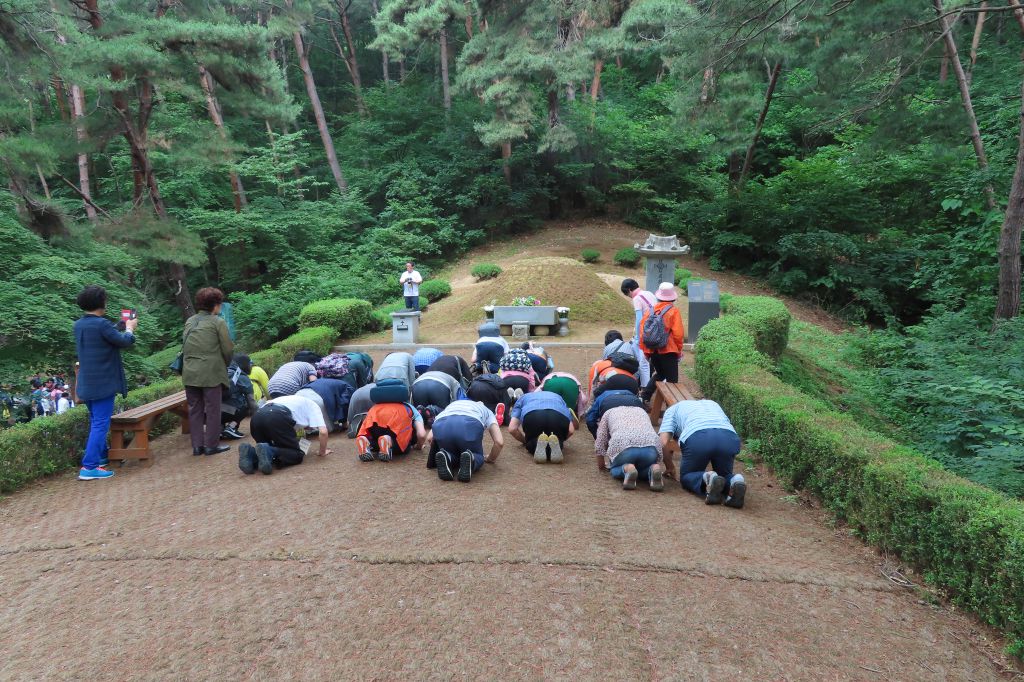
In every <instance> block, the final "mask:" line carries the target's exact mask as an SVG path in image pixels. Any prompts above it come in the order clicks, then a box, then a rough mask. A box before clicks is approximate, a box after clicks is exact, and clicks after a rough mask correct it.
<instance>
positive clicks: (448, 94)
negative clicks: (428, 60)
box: [440, 28, 452, 112]
mask: <svg viewBox="0 0 1024 682" xmlns="http://www.w3.org/2000/svg"><path fill="white" fill-rule="evenodd" d="M440 41H441V92H442V94H443V96H444V110H445V112H448V111H451V108H452V86H451V83H450V82H449V81H448V29H447V28H442V29H441V33H440Z"/></svg>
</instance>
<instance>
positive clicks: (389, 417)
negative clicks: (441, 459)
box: [356, 403, 427, 462]
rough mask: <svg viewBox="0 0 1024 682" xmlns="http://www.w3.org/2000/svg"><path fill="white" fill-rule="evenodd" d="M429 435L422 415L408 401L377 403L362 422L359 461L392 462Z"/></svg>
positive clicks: (360, 426)
mask: <svg viewBox="0 0 1024 682" xmlns="http://www.w3.org/2000/svg"><path fill="white" fill-rule="evenodd" d="M426 437H427V430H426V428H425V427H424V424H423V416H422V415H421V414H420V413H419V411H418V410H417V409H416V408H415V407H413V406H412V405H410V404H409V403H378V404H376V405H374V406H373V407H371V408H370V410H369V411H368V412H367V413H366V416H365V417H364V418H363V421H362V423H361V424H360V425H359V435H358V436H356V450H358V452H359V460H360V461H362V462H372V461H373V460H375V459H379V460H380V461H382V462H390V461H391V460H392V459H394V456H395V455H404V454H406V453H407V452H409V451H410V450H412V448H413V446H414V445H416V444H417V443H419V447H420V448H421V449H422V447H423V443H424V441H425V440H426Z"/></svg>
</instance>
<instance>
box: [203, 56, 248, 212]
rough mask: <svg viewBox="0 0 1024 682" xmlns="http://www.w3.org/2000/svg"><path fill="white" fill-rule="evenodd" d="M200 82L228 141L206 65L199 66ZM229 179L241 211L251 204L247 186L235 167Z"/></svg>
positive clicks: (210, 109)
mask: <svg viewBox="0 0 1024 682" xmlns="http://www.w3.org/2000/svg"><path fill="white" fill-rule="evenodd" d="M199 83H200V85H202V87H203V93H204V94H205V95H206V109H207V111H209V113H210V120H211V121H213V125H214V126H216V128H217V132H218V133H219V134H220V139H222V140H224V141H225V142H227V139H228V134H227V132H226V131H225V130H224V116H223V115H222V114H221V111H220V102H218V101H217V95H216V94H214V92H213V78H211V77H210V74H209V72H208V71H207V70H206V67H204V66H200V67H199ZM228 179H229V180H230V182H231V194H232V197H233V199H234V203H235V213H241V212H242V209H243V208H245V207H246V206H248V204H249V202H248V201H247V200H246V198H245V188H244V187H243V186H242V179H241V178H240V177H238V173H237V172H236V171H235V169H234V168H232V169H231V170H229V171H228Z"/></svg>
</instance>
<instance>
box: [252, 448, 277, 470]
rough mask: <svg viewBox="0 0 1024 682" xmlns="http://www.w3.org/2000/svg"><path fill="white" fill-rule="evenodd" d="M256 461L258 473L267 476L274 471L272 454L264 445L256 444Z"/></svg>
mask: <svg viewBox="0 0 1024 682" xmlns="http://www.w3.org/2000/svg"><path fill="white" fill-rule="evenodd" d="M256 461H257V462H258V464H259V469H260V473H261V474H263V475H264V476H269V475H270V474H272V473H274V456H273V454H271V452H270V448H269V447H267V446H266V445H262V444H260V445H257V446H256Z"/></svg>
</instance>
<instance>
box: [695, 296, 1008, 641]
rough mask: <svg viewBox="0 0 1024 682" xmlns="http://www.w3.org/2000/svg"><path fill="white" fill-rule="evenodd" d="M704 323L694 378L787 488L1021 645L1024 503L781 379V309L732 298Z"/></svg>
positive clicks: (785, 322)
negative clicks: (807, 496)
mask: <svg viewBox="0 0 1024 682" xmlns="http://www.w3.org/2000/svg"><path fill="white" fill-rule="evenodd" d="M730 309H731V312H730V313H729V314H727V315H725V316H724V317H722V318H721V319H718V320H714V321H712V322H711V323H709V324H708V325H707V326H705V327H704V328H703V330H702V331H701V335H700V340H699V341H698V343H697V348H696V354H695V356H696V369H697V379H698V381H699V382H700V386H701V389H702V391H703V392H704V394H705V395H706V396H708V397H709V398H712V399H714V400H716V401H718V402H719V403H720V404H721V405H722V407H723V408H724V409H725V410H726V412H727V413H728V414H729V415H730V418H731V419H732V421H733V423H734V424H735V425H736V427H737V429H738V430H739V431H740V433H741V434H743V435H744V436H748V437H756V438H758V439H759V440H760V444H761V446H760V452H761V453H762V454H763V456H764V459H765V461H766V462H767V463H768V464H770V465H771V466H772V467H773V468H774V470H775V471H776V473H777V474H778V475H779V476H780V477H782V478H783V479H784V480H786V481H787V482H788V483H789V484H790V485H793V486H796V487H800V488H804V489H807V490H809V491H811V492H812V493H814V494H815V495H817V496H818V497H819V498H820V499H821V500H822V502H823V503H824V504H825V506H826V507H828V508H829V509H830V510H831V511H832V512H833V513H835V514H836V515H837V516H838V517H840V518H842V519H844V520H845V521H846V522H847V523H849V524H850V525H851V527H853V528H854V529H855V530H857V531H858V532H859V533H860V534H861V535H862V537H864V538H865V539H866V540H867V541H869V542H871V543H873V544H875V545H877V546H879V547H881V548H883V549H885V550H887V551H891V552H894V553H896V554H898V555H899V556H900V557H901V558H902V559H903V560H904V561H906V562H908V563H910V564H912V565H914V566H916V567H917V568H918V569H919V570H920V571H921V572H922V574H923V575H924V577H925V579H926V580H927V581H928V582H929V583H931V584H933V585H936V586H938V587H940V588H942V589H944V590H945V591H946V592H947V593H948V594H949V596H950V597H951V598H952V599H953V600H954V601H955V602H956V603H958V604H960V605H962V606H964V607H966V608H969V609H971V610H973V611H975V612H976V613H977V614H978V615H979V616H981V617H982V618H983V619H984V620H985V621H987V622H988V623H990V624H992V625H994V626H996V627H999V628H1002V629H1003V630H1004V631H1006V632H1007V633H1008V634H1009V635H1010V637H1011V639H1012V640H1013V639H1014V638H1015V641H1014V642H1013V643H1012V644H1011V646H1010V649H1011V651H1015V652H1016V653H1017V654H1018V655H1020V653H1021V652H1024V504H1022V503H1021V502H1019V501H1017V500H1013V499H1010V498H1008V497H1006V496H1004V495H1002V494H1000V493H996V492H994V491H992V490H990V489H988V488H985V487H983V486H980V485H976V484H974V483H971V482H969V481H966V480H964V479H962V478H960V477H958V476H955V475H953V474H951V473H949V472H948V471H946V470H944V469H942V467H941V466H939V464H938V463H936V462H934V461H933V460H930V459H928V458H926V457H924V456H923V455H921V454H919V453H917V452H915V451H913V450H911V449H909V448H906V447H903V446H900V445H898V444H896V443H894V442H892V441H890V440H888V439H886V438H885V437H883V436H881V435H880V434H878V433H875V432H873V431H869V430H867V429H865V428H863V427H861V426H859V425H858V424H857V423H856V422H854V420H853V419H851V418H850V417H848V416H847V415H843V414H841V413H839V412H836V411H835V410H833V409H831V407H829V406H828V405H827V404H825V403H823V402H821V401H819V400H816V399H813V398H811V397H809V396H807V395H806V394H804V393H802V392H801V391H799V390H798V389H796V388H794V387H792V386H789V385H787V384H785V383H783V382H782V381H780V380H779V379H778V378H777V377H775V376H774V375H773V374H772V373H771V369H772V362H771V360H770V359H769V357H768V356H766V355H765V353H770V354H773V355H776V354H777V353H778V352H781V350H782V349H784V348H785V341H786V338H787V335H788V329H789V321H790V315H789V312H788V311H787V310H786V308H785V306H784V305H783V304H782V303H781V302H779V301H777V300H775V299H770V298H764V297H741V296H737V297H735V298H733V299H732V301H731V302H730Z"/></svg>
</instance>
